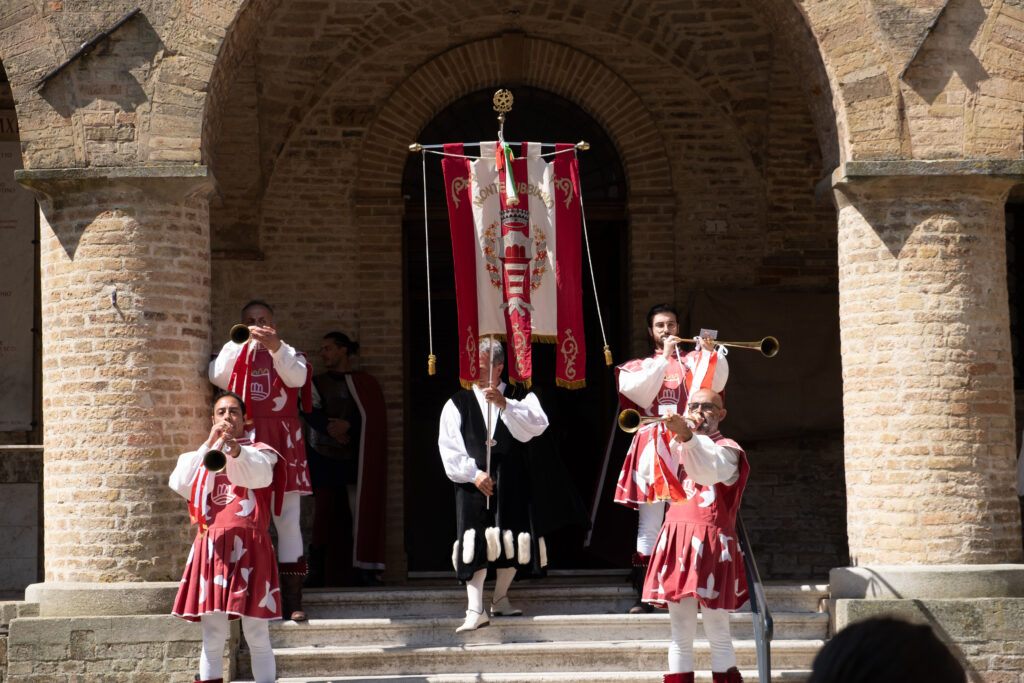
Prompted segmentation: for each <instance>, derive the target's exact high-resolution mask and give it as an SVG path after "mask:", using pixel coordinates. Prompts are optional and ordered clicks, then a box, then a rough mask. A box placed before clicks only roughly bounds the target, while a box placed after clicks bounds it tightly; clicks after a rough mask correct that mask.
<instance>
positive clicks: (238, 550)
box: [228, 536, 246, 564]
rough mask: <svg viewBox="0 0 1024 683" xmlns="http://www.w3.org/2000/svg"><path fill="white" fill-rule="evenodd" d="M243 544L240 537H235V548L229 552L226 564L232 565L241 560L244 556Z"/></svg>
mask: <svg viewBox="0 0 1024 683" xmlns="http://www.w3.org/2000/svg"><path fill="white" fill-rule="evenodd" d="M245 552H246V551H245V544H244V543H242V537H241V536H235V547H234V548H233V549H232V550H231V558H230V559H229V560H228V562H230V563H232V564H234V563H235V562H238V561H239V560H240V559H242V555H245Z"/></svg>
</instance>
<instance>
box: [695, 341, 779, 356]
mask: <svg viewBox="0 0 1024 683" xmlns="http://www.w3.org/2000/svg"><path fill="white" fill-rule="evenodd" d="M680 341H684V342H690V343H691V344H696V343H698V341H699V340H697V339H681V340H680ZM715 343H716V344H719V345H721V346H735V347H736V348H738V349H757V350H758V351H760V352H761V355H762V356H764V357H765V358H774V357H775V354H777V353H778V352H779V340H778V339H776V338H775V337H764V338H763V339H761V341H749V342H720V341H716V342H715Z"/></svg>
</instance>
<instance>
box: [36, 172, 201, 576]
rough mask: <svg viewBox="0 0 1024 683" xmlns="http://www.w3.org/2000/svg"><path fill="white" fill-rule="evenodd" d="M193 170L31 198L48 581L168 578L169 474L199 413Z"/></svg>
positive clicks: (173, 501)
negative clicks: (35, 204)
mask: <svg viewBox="0 0 1024 683" xmlns="http://www.w3.org/2000/svg"><path fill="white" fill-rule="evenodd" d="M202 182H204V181H203V179H202V178H198V179H180V178H160V179H157V180H154V179H143V180H139V179H121V180H120V181H117V180H109V179H102V180H99V181H96V182H88V181H67V180H63V181H57V182H56V183H53V184H47V183H46V182H45V180H37V181H36V183H35V185H36V187H37V189H38V190H39V191H40V192H42V193H44V194H52V193H55V192H57V191H59V192H60V199H59V201H56V202H51V201H45V200H44V201H43V203H42V213H43V217H44V218H43V221H44V225H43V230H42V235H43V244H42V271H43V275H42V292H43V304H42V306H43V325H44V329H46V330H47V333H46V334H45V335H44V346H43V376H44V382H45V387H46V390H45V393H44V399H43V411H44V415H45V420H46V424H47V425H48V429H47V430H46V435H45V440H44V445H45V449H46V451H45V477H44V487H43V491H44V506H45V562H46V580H47V581H125V580H127V581H132V580H138V581H146V580H149V581H155V580H174V579H177V578H178V574H177V573H176V572H179V571H180V568H181V566H182V563H183V560H184V557H185V554H186V552H187V549H188V530H187V521H186V516H185V505H184V502H183V501H182V500H181V499H180V498H179V497H178V496H177V495H176V494H174V493H172V492H171V491H170V489H168V488H167V477H168V475H169V474H170V472H171V469H172V468H173V466H174V463H175V461H176V458H177V455H178V454H179V453H181V452H184V451H186V450H190V449H191V448H192V447H194V446H196V445H197V444H198V443H199V442H200V441H201V439H202V437H204V436H205V434H206V430H207V428H208V424H209V423H208V415H209V406H208V401H207V400H206V394H205V391H204V390H205V381H204V380H205V364H204V363H203V359H204V358H205V357H206V355H207V354H208V353H209V349H210V341H209V330H210V315H209V298H210V290H209V260H208V257H207V254H208V249H209V237H208V228H207V220H208V219H207V214H206V211H205V200H204V199H202V198H194V199H190V200H186V199H185V197H186V196H187V195H188V194H189V193H190V192H193V191H196V190H198V189H199V184H200V183H202ZM175 194H177V195H178V196H175ZM115 291H116V298H115V294H114V293H115Z"/></svg>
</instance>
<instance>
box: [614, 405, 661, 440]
mask: <svg viewBox="0 0 1024 683" xmlns="http://www.w3.org/2000/svg"><path fill="white" fill-rule="evenodd" d="M667 419H668V418H667V417H641V416H640V413H638V412H637V411H635V410H633V409H632V408H626V409H625V410H623V411H622V412H621V413H619V429H621V430H622V431H624V432H626V433H627V434H633V433H634V432H637V431H639V429H640V428H641V427H643V426H644V425H646V424H651V423H652V422H664V421H665V420H667Z"/></svg>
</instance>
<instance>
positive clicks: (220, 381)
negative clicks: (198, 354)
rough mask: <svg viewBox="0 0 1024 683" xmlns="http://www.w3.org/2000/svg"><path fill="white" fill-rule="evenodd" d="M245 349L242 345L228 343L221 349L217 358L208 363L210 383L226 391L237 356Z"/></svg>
mask: <svg viewBox="0 0 1024 683" xmlns="http://www.w3.org/2000/svg"><path fill="white" fill-rule="evenodd" d="M243 348H245V345H244V344H236V343H235V342H233V341H229V342H227V343H226V344H224V346H222V347H221V349H220V353H218V354H217V357H216V358H214V359H213V360H211V361H210V369H209V374H210V382H211V383H212V384H213V385H214V386H217V387H220V388H221V389H227V388H228V384H229V383H230V382H231V371H232V370H234V369H235V361H236V360H238V354H239V353H241V352H242V349H243Z"/></svg>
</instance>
